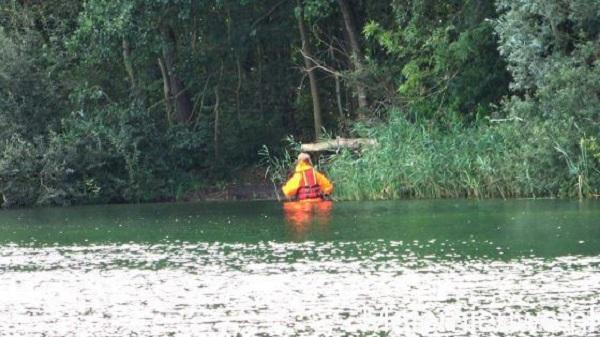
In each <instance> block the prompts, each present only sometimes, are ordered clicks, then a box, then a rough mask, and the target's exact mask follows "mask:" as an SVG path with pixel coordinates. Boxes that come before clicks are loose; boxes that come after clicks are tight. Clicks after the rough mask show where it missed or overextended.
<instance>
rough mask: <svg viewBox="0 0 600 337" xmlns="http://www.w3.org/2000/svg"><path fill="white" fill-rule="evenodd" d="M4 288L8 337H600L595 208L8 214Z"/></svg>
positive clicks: (158, 207) (553, 203)
mask: <svg viewBox="0 0 600 337" xmlns="http://www.w3.org/2000/svg"><path fill="white" fill-rule="evenodd" d="M0 291H2V292H3V293H4V294H5V296H0V336H5V335H6V336H9V335H10V336H67V335H73V336H87V335H89V336H124V335H138V336H163V335H164V336H168V335H171V336H190V335H197V336H205V335H215V336H217V335H219V336H220V335H223V336H225V335H232V334H237V333H239V334H241V335H243V336H245V335H256V334H261V333H262V334H263V335H274V336H275V335H276V336H280V335H281V336H287V335H300V336H312V335H369V334H370V333H373V334H379V333H381V334H388V335H391V336H396V335H397V336H404V335H413V334H414V335H419V334H421V335H423V334H425V335H436V336H437V335H439V336H454V335H462V334H467V333H474V334H476V335H480V334H486V335H498V336H500V335H503V336H505V335H514V336H519V335H523V334H530V335H539V336H542V335H543V336H546V335H548V336H554V335H561V334H568V335H581V336H591V335H600V320H599V319H596V318H595V317H600V203H599V202H595V201H587V202H577V201H557V200H538V201H532V200H510V201H499V200H491V201H465V200H459V201H456V200H436V201H390V202H339V203H335V204H334V205H333V207H332V209H331V210H321V211H315V210H311V211H308V212H307V211H303V210H296V211H294V212H292V213H289V212H288V213H285V212H284V209H283V208H282V205H281V204H279V203H275V202H240V203H197V204H144V205H111V206H86V207H72V208H49V209H30V210H4V211H0ZM596 313H598V315H596ZM428 315H430V316H428ZM574 317H577V318H574ZM503 320H504V321H503ZM507 320H508V321H507ZM511 320H512V321H511ZM506 322H512V323H511V324H506Z"/></svg>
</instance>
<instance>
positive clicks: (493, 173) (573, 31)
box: [0, 0, 600, 207]
mask: <svg viewBox="0 0 600 337" xmlns="http://www.w3.org/2000/svg"><path fill="white" fill-rule="evenodd" d="M599 59H600V2H598V1H592V0H572V1H565V0H496V1H481V0H450V1H433V0H388V1H375V0H373V1H371V0H297V1H292V0H289V1H288V0H268V1H257V0H206V1H192V0H110V1H109V0H87V1H84V2H82V1H79V0H65V1H59V0H44V1H25V0H6V1H3V2H1V3H0V194H1V196H2V200H1V203H2V204H3V206H5V207H8V206H15V205H33V204H42V205H53V204H59V205H66V204H74V203H92V202H128V201H148V200H163V199H175V198H178V197H180V196H182V195H183V194H185V193H186V192H188V191H190V190H194V189H200V188H203V187H206V186H211V185H215V184H217V182H222V181H231V180H233V179H235V177H236V175H237V174H238V173H239V172H240V170H242V171H243V170H244V169H246V168H248V167H251V166H253V165H256V164H257V163H258V161H259V157H258V154H259V152H261V149H263V150H262V153H263V154H264V153H268V154H269V155H277V153H278V152H280V151H281V150H282V146H283V144H284V143H285V142H284V141H283V140H284V139H286V137H288V136H289V135H293V136H294V137H295V139H297V140H300V141H309V140H314V138H315V136H316V135H317V136H318V135H319V134H320V133H321V130H325V131H326V133H325V134H327V135H329V136H358V135H365V136H368V137H374V138H377V140H378V141H379V146H378V147H376V148H373V149H369V150H365V151H364V152H363V153H361V154H356V153H349V152H344V153H340V154H337V155H335V156H333V157H332V158H330V159H333V160H332V161H329V162H328V163H327V169H328V170H329V172H330V173H331V174H332V176H333V178H334V181H335V183H336V185H337V187H338V192H337V196H338V197H340V198H355V199H363V198H395V197H403V196H410V197H456V196H471V197H510V196H592V195H596V194H598V193H599V192H598V190H599V189H600V171H599V170H600V145H599V144H598V138H599V132H600V125H599V121H600V119H599V117H600V116H598V114H599V113H600V70H599V62H600V61H599ZM265 145H266V146H267V147H266V148H265V147H263V146H265ZM264 149H271V151H270V152H268V151H265V150H264ZM271 162H274V161H271ZM275 162H277V161H275ZM279 163H282V162H281V161H279ZM280 166H281V165H280ZM282 169H283V168H280V171H281V170H282ZM280 175H281V173H280ZM283 175H284V174H283Z"/></svg>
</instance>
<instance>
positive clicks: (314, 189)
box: [282, 153, 333, 200]
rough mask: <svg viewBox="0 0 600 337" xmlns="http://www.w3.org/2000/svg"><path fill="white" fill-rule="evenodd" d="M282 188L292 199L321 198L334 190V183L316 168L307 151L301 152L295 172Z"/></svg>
mask: <svg viewBox="0 0 600 337" xmlns="http://www.w3.org/2000/svg"><path fill="white" fill-rule="evenodd" d="M282 190H283V194H284V195H285V196H286V197H288V198H291V199H295V200H321V199H323V198H324V197H326V196H328V195H330V194H331V192H333V185H332V184H331V182H330V181H329V179H327V177H325V175H323V174H322V173H320V172H319V171H317V170H315V168H314V167H313V166H312V162H311V161H310V156H309V155H308V154H307V153H300V154H299V155H298V162H297V164H296V169H295V171H294V174H293V175H292V177H291V178H290V179H289V180H288V181H287V182H286V183H285V185H283V188H282Z"/></svg>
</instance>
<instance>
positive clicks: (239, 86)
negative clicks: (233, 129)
mask: <svg viewBox="0 0 600 337" xmlns="http://www.w3.org/2000/svg"><path fill="white" fill-rule="evenodd" d="M235 61H236V66H237V75H238V81H237V87H236V88H235V108H236V111H237V119H238V122H240V121H241V119H242V112H241V99H240V96H241V91H242V62H241V61H240V56H239V55H237V56H236V59H235Z"/></svg>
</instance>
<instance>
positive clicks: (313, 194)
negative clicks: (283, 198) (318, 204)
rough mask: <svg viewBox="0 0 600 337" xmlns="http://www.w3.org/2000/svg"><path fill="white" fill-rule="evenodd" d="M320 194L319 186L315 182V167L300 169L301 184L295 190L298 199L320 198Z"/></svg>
mask: <svg viewBox="0 0 600 337" xmlns="http://www.w3.org/2000/svg"><path fill="white" fill-rule="evenodd" d="M322 195H323V194H322V193H321V186H319V184H317V177H316V175H315V169H312V168H311V169H309V170H305V171H302V186H300V188H298V191H297V192H296V197H297V198H298V200H305V199H316V198H321V197H322Z"/></svg>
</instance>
